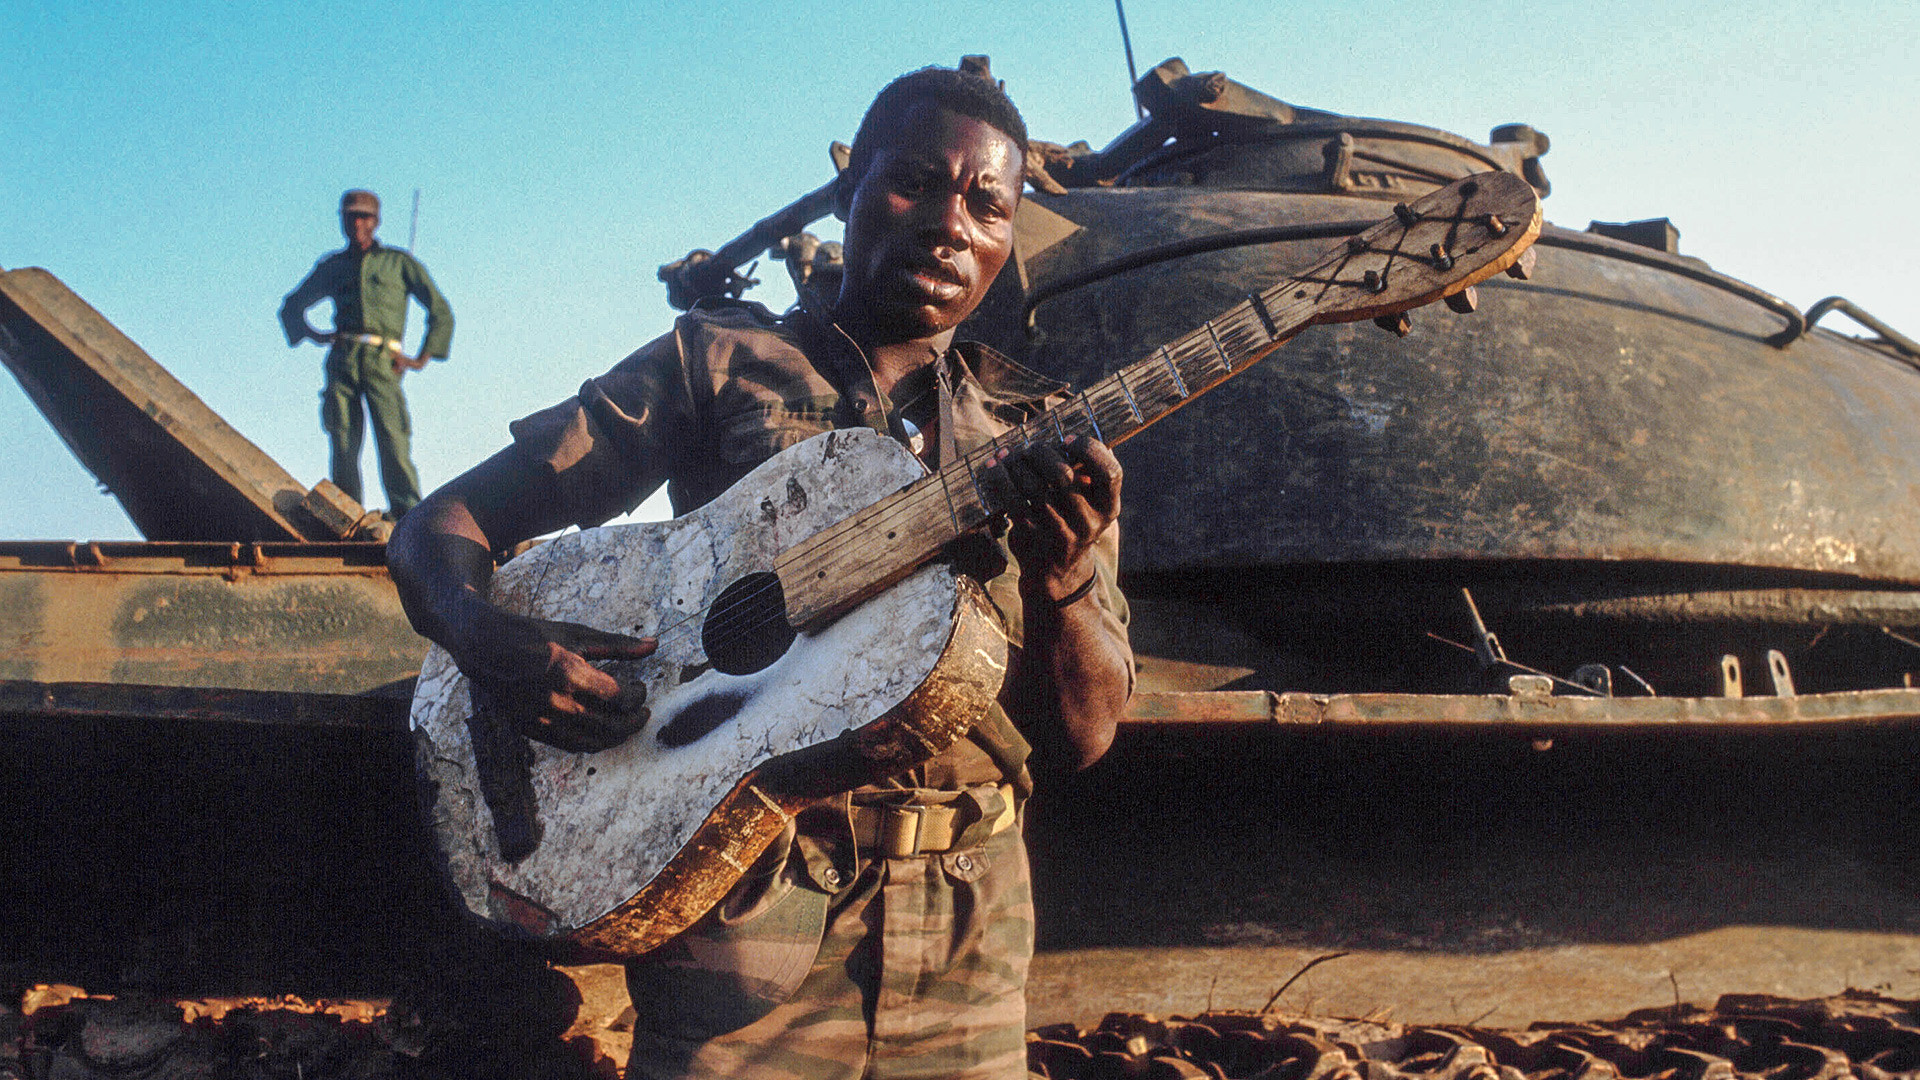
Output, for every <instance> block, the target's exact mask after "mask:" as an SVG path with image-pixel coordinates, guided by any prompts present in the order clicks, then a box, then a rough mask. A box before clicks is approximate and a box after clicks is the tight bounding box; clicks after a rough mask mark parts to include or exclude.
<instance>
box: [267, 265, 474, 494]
mask: <svg viewBox="0 0 1920 1080" xmlns="http://www.w3.org/2000/svg"><path fill="white" fill-rule="evenodd" d="M408 297H412V298H413V299H414V300H417V301H419V303H420V306H421V307H423V308H425V309H426V310H427V336H426V340H425V342H424V344H422V346H421V348H420V351H421V352H422V353H423V354H425V355H427V356H431V357H433V358H434V359H436V360H444V359H446V357H447V349H448V346H449V345H450V344H451V343H452V341H453V309H452V308H450V307H449V306H447V300H446V297H444V296H441V295H440V290H439V289H438V288H437V287H435V285H434V283H433V278H432V277H431V276H429V275H428V273H427V268H426V267H424V266H422V265H420V260H418V259H416V258H414V257H413V256H412V255H410V254H408V253H407V252H405V251H402V250H400V249H399V248H391V247H385V246H383V245H381V244H380V243H379V242H378V241H376V242H375V243H374V245H373V248H372V250H370V251H366V252H361V251H357V250H355V249H354V248H352V247H351V246H349V247H347V248H345V249H343V250H340V251H336V252H333V253H332V254H330V255H327V256H325V257H324V258H322V259H321V260H320V261H319V262H318V263H317V264H315V265H314V268H313V272H312V273H310V274H308V275H307V278H306V280H305V281H302V282H301V283H300V284H299V285H298V286H297V287H296V288H295V289H294V290H293V291H292V292H290V293H288V294H287V298H286V300H285V301H284V302H283V303H282V304H281V305H280V324H281V326H282V327H284V328H285V330H286V333H287V344H289V345H297V344H299V342H300V339H301V337H302V336H304V335H305V333H306V329H307V323H306V311H307V309H308V308H310V307H312V306H313V305H314V304H317V303H319V302H320V301H321V300H323V299H325V300H332V301H333V327H334V334H335V337H334V341H333V347H332V348H330V349H329V350H328V351H327V366H326V373H327V382H326V387H325V389H323V390H321V391H320V426H321V428H322V429H323V430H325V431H326V433H327V443H328V447H329V450H330V452H331V458H332V462H331V466H332V475H333V482H334V483H336V484H338V485H340V488H341V490H343V491H345V492H346V493H347V494H348V495H351V496H352V497H353V498H354V499H356V500H359V501H362V502H364V501H365V500H364V499H363V498H362V495H361V486H360V448H361V446H362V445H363V444H364V443H365V441H366V422H365V419H364V418H363V415H362V413H361V409H360V403H361V402H362V401H363V400H364V401H365V402H366V411H367V412H368V413H370V414H372V417H373V441H374V447H375V449H376V451H377V452H378V454H379V457H380V482H381V486H382V487H384V488H385V489H386V492H387V508H388V509H389V510H390V511H392V512H393V513H394V514H396V515H398V514H403V513H405V512H407V511H408V510H411V509H413V506H414V504H415V503H417V502H419V501H420V478H419V475H418V474H417V473H416V472H415V471H414V468H413V447H412V436H413V423H412V420H411V419H410V418H409V417H408V415H407V399H406V395H405V394H403V393H402V392H401V390H400V376H399V374H397V373H395V371H394V370H393V364H394V358H395V357H396V356H399V355H403V354H404V351H405V350H404V348H403V346H402V345H401V341H400V339H401V336H402V335H403V334H404V333H405V332H406V329H407V298H408Z"/></svg>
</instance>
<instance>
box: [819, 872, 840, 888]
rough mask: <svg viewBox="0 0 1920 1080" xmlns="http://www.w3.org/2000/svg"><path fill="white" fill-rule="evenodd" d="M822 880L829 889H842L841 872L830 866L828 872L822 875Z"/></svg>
mask: <svg viewBox="0 0 1920 1080" xmlns="http://www.w3.org/2000/svg"><path fill="white" fill-rule="evenodd" d="M820 880H822V881H824V882H826V883H827V888H829V889H837V888H839V887H840V871H838V870H835V869H834V868H833V867H831V866H829V867H827V872H826V873H824V874H821V875H820Z"/></svg>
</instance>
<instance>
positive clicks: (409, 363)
mask: <svg viewBox="0 0 1920 1080" xmlns="http://www.w3.org/2000/svg"><path fill="white" fill-rule="evenodd" d="M428 359H430V358H429V357H428V356H427V354H426V352H425V351H424V350H422V351H421V353H420V355H419V356H415V357H411V358H409V357H408V356H407V354H406V353H403V352H401V351H400V350H398V349H395V350H393V373H394V374H395V375H404V374H406V373H407V372H409V371H419V370H420V369H421V368H423V367H426V366H427V361H428Z"/></svg>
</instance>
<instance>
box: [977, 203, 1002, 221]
mask: <svg viewBox="0 0 1920 1080" xmlns="http://www.w3.org/2000/svg"><path fill="white" fill-rule="evenodd" d="M973 216H974V217H977V218H979V219H980V220H981V221H999V220H1001V219H1003V218H1005V217H1006V216H1007V208H1006V206H1005V205H1004V204H1002V203H1001V202H1000V201H999V200H998V199H975V200H974V203H973Z"/></svg>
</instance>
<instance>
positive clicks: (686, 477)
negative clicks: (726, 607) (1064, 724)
mask: <svg viewBox="0 0 1920 1080" xmlns="http://www.w3.org/2000/svg"><path fill="white" fill-rule="evenodd" d="M939 359H940V362H941V363H942V364H944V365H946V370H947V371H948V372H949V385H950V386H951V388H952V394H951V399H952V412H951V416H952V425H951V426H952V427H953V429H954V430H953V432H952V435H953V440H952V441H953V444H954V445H953V449H954V450H956V451H958V452H965V451H966V450H968V449H970V448H972V447H975V446H979V445H981V444H982V443H984V442H986V441H987V440H989V439H991V438H993V437H994V436H996V435H998V434H1000V433H1002V432H1004V431H1006V430H1008V429H1009V428H1010V427H1012V426H1013V425H1015V424H1018V423H1020V422H1021V421H1023V420H1025V419H1027V418H1029V417H1031V416H1033V415H1034V414H1035V413H1036V412H1038V411H1040V410H1043V409H1045V408H1047V407H1049V406H1050V405H1052V404H1055V403H1057V402H1058V401H1060V400H1064V394H1063V393H1062V391H1063V390H1064V387H1062V386H1061V384H1059V383H1056V382H1054V381H1052V380H1050V379H1045V378H1043V377H1041V376H1039V375H1036V374H1034V373H1033V372H1030V371H1027V370H1026V369H1024V368H1022V367H1020V366H1018V365H1016V364H1014V363H1013V362H1012V361H1010V360H1008V359H1006V358H1005V357H1002V356H1000V355H999V354H997V353H995V352H993V351H992V350H990V349H987V348H985V347H983V346H977V345H968V344H961V345H957V346H955V347H954V348H953V349H952V350H951V351H949V352H948V354H947V355H946V356H944V357H941V358H939ZM935 388H936V384H935V383H934V381H933V373H932V369H931V367H930V368H929V369H927V370H925V371H923V372H922V373H920V375H919V376H918V377H916V378H910V379H908V380H904V381H903V382H902V383H901V385H899V386H897V387H895V395H894V397H895V399H897V401H896V400H889V399H888V398H887V397H886V396H885V395H882V394H881V393H880V392H879V391H878V390H877V388H876V387H875V386H874V382H873V377H872V371H871V369H870V368H869V367H868V365H867V362H866V359H865V357H864V356H863V355H861V353H860V351H859V349H858V348H856V347H855V346H854V345H853V343H852V341H851V340H850V339H848V338H847V337H846V335H844V334H843V333H841V332H840V331H839V330H838V329H837V328H835V327H833V326H831V325H830V324H827V323H825V322H824V321H822V320H819V319H816V318H813V317H811V316H807V315H798V316H795V317H793V318H791V319H781V318H776V317H774V316H773V315H772V314H771V313H769V312H767V311H766V310H765V309H763V308H759V307H757V306H753V305H739V306H729V307H722V308H719V309H713V310H696V311H694V312H692V313H690V314H688V315H686V316H683V317H682V318H681V319H679V320H678V322H677V323H676V324H675V326H674V330H673V332H672V333H671V334H669V335H667V336H665V337H662V338H660V339H659V340H657V341H654V342H652V343H651V344H649V345H646V346H644V347H642V348H641V349H640V350H639V351H637V352H635V353H634V354H633V355H632V356H629V357H628V358H627V359H625V360H623V361H621V362H620V363H619V364H618V365H616V366H615V367H614V368H613V369H612V370H611V371H609V372H608V373H606V374H605V375H602V376H599V377H598V378H594V379H589V380H587V382H586V384H585V385H583V386H582V387H581V388H580V392H579V394H578V395H577V396H576V397H574V398H573V399H570V400H568V401H565V402H562V403H561V404H559V405H556V406H554V407H553V408H550V409H547V410H544V411H542V412H539V413H535V414H533V415H532V416H529V417H526V418H525V419H523V420H520V421H518V422H516V423H515V424H514V425H513V434H514V445H515V447H516V448H517V451H518V452H519V453H521V454H525V455H528V456H529V457H531V458H532V459H533V460H536V461H539V462H544V463H546V464H547V465H549V466H551V468H552V469H553V471H554V477H555V482H556V484H557V486H558V490H559V492H560V497H561V500H562V504H563V505H564V506H565V507H566V508H567V509H568V512H569V514H570V515H571V517H572V519H573V520H574V521H575V522H577V523H578V524H580V525H582V526H589V525H596V524H599V523H601V522H604V521H606V520H608V519H609V518H612V517H614V516H616V515H618V514H621V513H623V512H626V511H629V510H631V509H632V508H633V507H635V506H638V505H639V504H640V502H641V501H642V500H643V499H645V498H646V497H647V496H648V495H650V494H651V493H652V492H654V491H655V490H657V489H658V488H659V487H660V485H661V484H663V483H664V484H666V485H667V490H668V493H669V495H670V496H671V498H672V500H673V506H674V511H675V512H676V513H686V512H688V511H690V510H693V509H695V508H697V507H699V506H701V505H704V504H705V503H706V502H708V501H709V500H711V499H712V498H713V497H714V496H716V495H718V494H719V493H720V492H722V491H724V490H726V489H727V487H729V486H730V485H732V484H733V483H734V482H735V481H736V480H738V479H740V478H741V477H743V476H745V475H746V474H747V473H748V472H750V471H752V469H753V468H754V467H755V466H757V465H759V464H760V463H761V462H763V461H765V460H766V459H767V458H769V457H771V456H773V455H774V454H776V453H778V452H779V451H781V450H783V449H785V448H786V447H788V446H791V445H793V444H795V443H798V442H801V441H803V440H805V439H807V438H810V437H812V436H814V435H817V434H820V433H821V432H824V431H827V430H829V429H832V428H844V427H854V426H862V425H864V426H868V427H873V428H877V429H879V430H881V431H886V432H889V433H891V434H895V435H897V436H898V435H904V434H906V428H905V425H903V424H902V423H901V422H900V421H901V420H902V418H905V419H907V420H910V421H911V422H912V423H913V424H914V425H915V426H917V427H919V428H920V429H921V430H922V431H923V432H926V431H929V430H932V431H934V433H935V434H938V430H937V429H938V426H939V424H940V420H939V409H938V399H939V394H938V393H937V392H929V391H934V390H935ZM941 441H943V440H942V439H938V438H927V439H925V440H924V442H925V443H926V445H925V446H924V447H922V448H920V449H919V450H918V451H917V452H919V453H920V455H921V457H922V459H923V460H925V461H927V463H928V464H929V465H934V466H937V465H938V464H939V463H940V462H939V452H940V451H939V443H940V442H941ZM908 445H910V446H911V445H913V444H912V442H911V441H909V444H908ZM1001 547H1002V553H1003V554H1006V555H1007V556H1008V569H1007V571H1006V572H1005V573H1002V574H1001V575H999V576H998V577H996V578H994V579H993V580H992V581H990V582H988V583H987V591H988V595H989V596H990V597H992V599H993V601H994V603H995V605H996V606H997V607H998V608H999V611H1000V614H1001V616H1002V619H1003V622H1004V625H1005V627H1006V629H1007V632H1008V638H1009V640H1010V642H1011V643H1012V644H1013V645H1014V646H1015V647H1018V645H1019V644H1020V641H1021V639H1022V635H1021V608H1020V596H1019V591H1018V584H1019V567H1018V565H1017V563H1016V562H1015V561H1014V560H1012V558H1011V553H1009V552H1006V551H1005V544H1004V542H1003V543H1002V544H1001ZM1117 557H1118V529H1113V530H1109V532H1108V534H1107V535H1106V536H1105V537H1103V538H1102V540H1101V543H1100V547H1099V549H1098V551H1097V552H1096V562H1097V564H1098V571H1097V573H1098V575H1099V579H1100V581H1099V584H1100V587H1099V588H1097V589H1096V590H1095V593H1094V595H1095V599H1096V602H1097V603H1098V604H1099V611H1100V616H1101V619H1102V625H1103V626H1104V627H1105V629H1106V631H1107V633H1108V634H1109V635H1110V640H1111V642H1112V643H1113V644H1114V645H1115V646H1116V647H1117V648H1120V649H1122V650H1124V649H1125V647H1126V640H1127V639H1126V616H1127V609H1126V602H1125V600H1124V599H1123V598H1122V597H1121V595H1120V592H1119V590H1118V589H1117V588H1116V587H1115V586H1114V574H1115V569H1116V565H1117ZM1025 719H1027V718H1025V717H1009V716H1008V715H1007V713H1006V712H1005V711H1004V710H1003V709H1002V708H1001V707H1000V706H999V705H995V706H993V707H992V708H990V709H989V710H988V713H987V715H985V716H983V717H982V718H981V719H980V720H979V721H978V722H977V723H976V724H975V726H974V728H973V731H972V732H971V733H970V736H969V737H968V738H967V739H963V740H961V741H960V742H959V743H957V744H956V745H954V746H953V747H951V748H949V749H948V750H946V751H945V752H943V753H941V754H939V755H938V756H936V757H935V758H933V759H932V760H931V761H928V762H926V763H925V764H923V765H921V766H919V767H918V768H916V769H914V770H913V771H912V772H911V773H909V774H906V775H903V776H899V777H895V778H892V779H890V780H889V781H887V782H886V783H885V784H883V785H877V786H876V787H875V788H868V789H862V791H860V792H856V793H854V794H853V796H851V798H852V799H853V800H862V801H864V800H866V799H869V798H872V799H878V800H879V801H887V800H891V799H902V800H909V799H911V800H918V799H920V798H921V797H923V794H924V793H915V792H909V791H906V790H904V789H932V790H933V791H937V792H961V793H962V795H961V796H960V797H961V798H962V799H966V800H972V801H973V802H974V803H975V804H976V805H977V806H979V807H980V811H979V813H978V814H977V815H975V817H974V820H975V821H977V822H984V821H991V820H995V819H996V818H997V816H998V814H999V811H1000V810H1002V809H1004V808H1005V806H1006V803H1005V795H1004V792H1005V790H1006V789H1005V788H1003V787H1002V786H1001V784H1002V783H1003V781H1010V782H1012V786H1013V788H1014V790H1015V791H1016V792H1017V793H1018V794H1019V795H1024V794H1025V793H1026V791H1027V790H1028V789H1029V787H1030V780H1029V778H1028V775H1027V770H1026V766H1025V762H1026V758H1027V753H1028V746H1027V743H1026V740H1025V739H1024V738H1023V737H1022V736H1021V734H1020V731H1019V727H1018V726H1017V724H1016V723H1015V721H1018V720H1025ZM848 814H849V810H848V800H840V801H839V802H838V803H837V804H836V803H831V802H830V803H827V804H823V805H820V806H816V807H813V808H811V809H809V810H807V811H805V812H803V813H802V814H801V815H800V817H799V819H798V821H797V826H796V828H793V829H790V830H789V833H788V836H787V837H786V839H785V840H784V841H783V842H780V843H776V844H775V845H774V847H773V848H771V849H770V850H769V851H768V852H767V854H766V856H765V857H763V858H762V859H761V860H760V861H759V863H758V864H756V866H755V867H754V869H753V871H752V872H750V873H749V874H748V875H747V876H746V877H745V878H744V879H743V880H741V882H740V883H739V884H738V885H736V886H735V888H734V889H733V890H732V892H731V893H730V894H729V895H728V896H727V898H726V899H725V900H724V901H722V903H721V904H720V905H719V907H718V908H716V909H715V910H714V911H713V912H710V913H709V914H708V915H707V917H706V918H704V919H702V920H701V921H700V922H699V923H697V924H696V925H695V926H693V927H692V928H691V929H689V930H687V931H686V932H685V933H683V934H681V935H680V936H679V937H677V938H675V939H674V940H673V941H671V942H669V943H667V944H666V945H665V946H662V947H661V948H659V949H656V950H655V951H654V952H651V953H648V954H647V955H646V956H643V957H640V958H638V959H637V960H633V961H630V962H629V963H628V965H627V986H628V992H629V994H630V995H631V997H632V999H633V1004H634V1009H635V1014H636V1018H635V1023H634V1040H633V1055H632V1058H631V1060H630V1063H629V1066H628V1072H627V1075H628V1077H629V1078H630V1080H632V1078H643V1080H660V1078H666V1077H709V1078H720V1077H738V1076H753V1077H769V1078H776V1080H841V1078H845V1080H853V1078H863V1080H888V1078H893V1077H909V1076H911V1077H927V1076H940V1077H951V1078H955V1080H1012V1078H1016V1077H1024V1076H1025V1075H1026V1068H1025V1061H1026V1053H1025V1044H1024V1034H1025V1020H1026V997H1025V988H1026V973H1027V966H1028V962H1029V960H1030V959H1031V957H1032V953H1033V930H1034V921H1033V897H1032V889H1031V883H1030V880H1029V876H1028V870H1027V857H1026V847H1025V844H1024V842H1023V840H1022V838H1021V835H1020V826H1019V824H1017V823H1016V824H1015V825H1014V827H1013V828H1010V829H1006V830H1004V831H998V832H992V833H990V834H989V833H987V832H986V830H985V829H978V830H976V832H975V834H974V839H972V840H969V841H967V842H965V843H964V844H962V843H956V845H955V847H954V848H953V849H951V850H948V851H945V852H938V853H930V854H924V855H918V856H913V857H909V858H884V857H879V856H876V855H874V854H873V853H871V852H868V851H864V850H856V848H855V844H854V840H853V833H852V831H851V826H850V823H849V817H848ZM1016 820H1017V819H1016ZM982 834H984V835H982Z"/></svg>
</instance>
